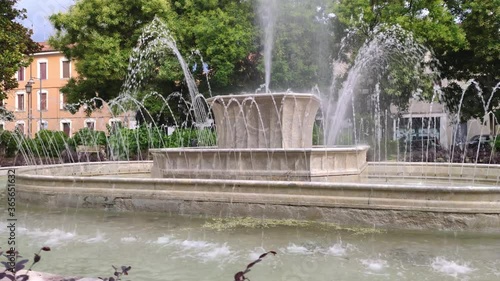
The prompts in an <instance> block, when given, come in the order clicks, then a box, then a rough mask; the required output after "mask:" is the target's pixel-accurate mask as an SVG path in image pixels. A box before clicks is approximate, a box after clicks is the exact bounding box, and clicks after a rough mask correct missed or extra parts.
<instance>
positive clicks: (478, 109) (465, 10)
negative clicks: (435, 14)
mask: <svg viewBox="0 0 500 281" xmlns="http://www.w3.org/2000/svg"><path fill="white" fill-rule="evenodd" d="M447 2H448V4H449V6H450V9H451V10H452V11H453V13H454V15H455V17H456V19H457V22H458V25H459V26H460V28H461V29H462V30H463V31H464V32H465V38H466V42H467V44H466V45H464V46H462V47H461V48H458V49H452V50H447V51H446V52H444V53H443V54H442V55H441V56H440V57H439V59H440V61H441V66H440V69H441V72H442V76H443V78H446V79H448V80H449V81H450V82H451V83H450V85H449V86H448V87H446V88H445V95H444V98H445V102H446V105H447V108H448V109H449V110H450V111H451V112H453V113H458V112H459V110H460V119H461V121H462V122H463V121H466V120H468V119H470V118H484V116H485V114H486V113H488V112H492V113H493V114H494V116H496V118H497V122H498V120H500V91H499V90H498V88H495V87H498V86H499V84H498V83H500V1H499V0H493V1H472V0H453V1H447ZM469 80H474V82H473V83H470V82H469V83H466V82H467V81H469ZM460 81H461V82H462V86H460V85H458V83H457V82H460ZM463 84H466V85H463ZM463 87H467V89H463ZM460 104H467V106H462V107H461V108H460V109H459V105H460ZM490 117H491V116H490Z"/></svg>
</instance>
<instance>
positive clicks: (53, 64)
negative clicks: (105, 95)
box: [0, 43, 128, 137]
mask: <svg viewBox="0 0 500 281" xmlns="http://www.w3.org/2000/svg"><path fill="white" fill-rule="evenodd" d="M40 44H41V45H42V46H43V48H42V50H41V51H40V52H38V53H35V54H34V55H33V61H32V63H31V65H30V66H28V67H26V68H21V69H19V71H17V73H16V78H17V80H18V83H19V85H18V88H16V89H13V90H11V91H9V92H8V94H7V99H6V100H4V101H2V102H3V104H4V106H5V108H6V109H7V110H9V111H12V112H13V113H14V116H15V120H14V121H0V129H5V130H11V131H13V130H15V129H17V130H19V131H21V132H23V134H24V135H26V136H30V137H33V136H34V135H35V134H36V133H37V132H38V131H40V129H42V128H43V129H48V130H52V131H63V132H64V133H65V134H66V135H68V136H70V137H71V136H72V135H73V134H74V133H76V132H78V130H80V129H82V128H84V127H89V128H91V129H95V130H99V131H106V125H113V123H114V122H122V121H123V120H122V119H123V118H113V117H112V115H111V112H110V110H109V107H108V105H107V104H104V106H103V107H102V108H101V109H98V110H95V111H93V113H92V115H91V116H87V114H86V113H85V112H84V110H85V109H84V108H83V107H81V108H80V110H79V111H78V112H77V113H75V114H71V113H70V112H69V111H68V110H66V109H65V100H66V99H65V96H64V94H63V93H61V92H60V89H61V88H62V87H63V86H64V85H66V83H67V82H68V80H69V79H70V78H71V77H76V76H77V75H78V74H77V72H76V70H75V64H74V61H70V60H68V59H67V58H65V57H64V54H63V53H62V52H60V51H58V50H55V49H54V48H52V47H51V46H49V45H48V44H46V43H40ZM30 80H31V82H32V84H31V83H30ZM27 84H31V88H32V89H31V93H29V89H28V88H27V87H26V85H27ZM40 121H41V122H40ZM127 123H128V122H127Z"/></svg>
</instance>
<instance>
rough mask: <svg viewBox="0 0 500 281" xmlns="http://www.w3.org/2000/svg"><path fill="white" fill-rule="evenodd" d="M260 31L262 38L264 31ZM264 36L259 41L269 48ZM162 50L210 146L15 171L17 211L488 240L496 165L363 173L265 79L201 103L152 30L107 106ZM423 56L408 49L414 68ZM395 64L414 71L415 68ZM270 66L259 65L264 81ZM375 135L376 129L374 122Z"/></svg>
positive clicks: (307, 102) (362, 149) (416, 166)
mask: <svg viewBox="0 0 500 281" xmlns="http://www.w3.org/2000/svg"><path fill="white" fill-rule="evenodd" d="M273 3H274V2H273ZM275 6H276V5H271V7H275ZM272 14H273V13H271V14H270V15H268V17H269V16H272ZM266 22H268V24H270V25H271V26H272V25H273V24H272V23H273V22H274V20H273V19H270V18H268V21H266ZM269 32H270V33H269V34H267V35H266V36H265V37H266V38H267V39H269V38H272V36H271V34H272V30H269ZM269 40H270V39H269ZM383 40H388V41H389V42H388V43H383V44H385V45H387V46H388V47H387V48H388V49H393V47H397V46H398V45H397V44H398V41H397V40H395V38H394V37H391V36H388V37H384V36H382V35H381V36H380V37H377V38H376V40H375V42H374V43H372V42H368V43H367V44H366V46H365V48H364V49H363V50H364V51H362V52H360V54H361V55H362V56H369V57H380V58H381V59H382V60H383V61H385V60H388V59H389V58H387V57H386V56H385V55H384V54H380V53H379V51H380V49H379V48H378V47H377V46H378V45H380V44H382V43H379V42H380V41H383ZM265 41H266V42H267V41H268V40H265ZM271 41H272V40H271ZM383 44H382V45H383ZM412 44H413V43H411V42H410V45H409V46H413V45H412ZM385 45H384V46H385ZM148 46H151V47H150V48H148ZM161 47H166V49H162V48H161ZM403 49H404V48H403ZM167 50H171V51H172V53H173V54H175V56H176V57H177V58H178V60H179V63H180V64H181V66H182V70H183V71H184V73H185V79H186V80H187V85H188V86H189V89H190V95H191V99H192V104H191V105H192V107H193V110H194V120H195V121H196V123H197V124H198V126H206V124H207V120H208V118H209V117H210V116H211V115H210V113H211V112H213V118H214V119H215V129H216V131H217V146H213V147H191V148H169V149H151V150H150V153H151V155H152V156H153V161H136V162H97V163H74V164H64V165H47V166H40V167H30V168H25V169H22V170H20V171H19V173H18V175H17V182H16V184H17V186H18V198H19V200H21V201H24V202H27V203H43V204H45V205H47V206H49V207H55V206H58V207H77V208H79V207H89V208H90V207H93V208H105V209H114V210H133V211H160V212H169V213H171V212H173V213H182V214H194V215H200V214H202V215H206V216H222V217H226V216H230V217H238V216H245V217H246V216H249V217H259V218H270V219H289V218H293V219H301V220H304V219H305V220H314V221H321V222H330V223H338V224H343V225H356V226H376V227H389V228H392V227H396V228H401V227H403V228H408V229H451V230H457V229H475V230H476V229H477V230H479V229H481V230H495V231H498V223H499V222H500V211H499V210H500V188H499V187H498V185H499V183H500V166H499V165H482V166H481V167H478V166H477V165H474V164H451V163H432V164H431V163H400V162H367V161H366V154H367V150H368V146H365V145H356V146H332V145H331V140H332V136H335V135H337V134H338V126H337V124H338V123H341V121H342V120H343V119H339V120H335V118H332V117H331V116H328V117H327V118H326V119H328V120H329V121H330V122H331V123H330V125H331V126H330V127H329V128H330V129H327V136H326V139H327V142H326V143H327V144H330V145H329V146H313V145H312V130H313V124H314V122H315V119H316V112H317V110H318V108H319V106H320V103H325V102H323V101H324V100H322V101H321V102H320V99H319V98H318V96H316V95H313V94H304V93H289V92H283V93H271V92H270V91H269V84H270V81H269V78H268V77H270V75H268V74H267V73H266V93H261V94H259V93H257V94H242V95H227V96H215V97H212V98H209V99H205V98H204V97H203V96H201V95H200V94H199V92H198V90H197V88H196V83H195V82H194V81H193V79H192V75H191V74H190V73H189V67H187V64H186V62H185V61H184V59H183V58H182V56H181V54H180V52H179V50H178V49H177V47H176V43H175V40H173V38H172V37H171V35H170V32H169V31H168V28H167V27H166V26H165V25H164V24H163V23H162V22H161V21H160V20H158V19H155V20H154V21H153V23H151V25H149V26H148V27H146V28H145V34H143V35H142V36H141V39H140V40H139V44H138V46H137V47H136V52H135V53H134V54H133V55H132V56H131V60H130V62H131V64H130V67H129V70H130V77H128V78H127V80H126V81H127V82H126V83H125V86H124V90H123V93H122V94H121V95H120V96H119V98H118V99H117V100H118V101H114V102H115V103H119V106H120V107H122V108H124V109H126V110H130V109H129V108H127V106H128V105H130V104H131V103H132V104H137V103H138V101H137V100H136V99H135V97H134V95H135V93H136V92H137V91H136V89H137V88H138V87H139V86H140V82H141V81H142V79H143V77H144V75H143V73H142V72H141V71H142V69H143V68H145V69H144V71H148V70H150V69H149V68H148V67H149V66H150V64H149V62H148V61H149V60H150V59H154V60H158V59H159V58H161V57H163V56H165V55H166V54H167ZM268 51H269V50H268ZM424 51H425V50H423V49H421V48H416V49H415V52H416V53H418V54H419V55H418V56H415V58H416V57H419V56H420V55H421V54H422V53H423V52H424ZM384 52H387V50H385V49H384ZM271 53H272V52H271ZM400 55H401V53H400ZM401 57H402V58H403V60H404V61H409V62H412V63H413V62H415V58H414V57H409V56H406V55H404V54H403V55H401ZM266 60H270V58H266ZM356 61H357V63H356V65H355V66H354V67H353V68H352V69H351V71H350V72H349V75H348V79H347V82H348V83H347V84H345V85H344V87H346V89H345V90H344V91H343V93H344V94H342V95H341V97H339V99H340V101H341V102H340V103H338V104H337V108H338V109H337V110H336V112H335V115H332V116H336V117H338V118H343V117H342V116H343V115H344V114H345V107H346V105H347V101H348V100H349V99H352V96H353V90H352V89H351V88H350V87H354V85H353V83H354V82H353V81H354V80H356V79H360V77H361V76H360V73H361V70H362V68H363V67H365V66H367V65H368V64H370V63H371V62H372V60H370V59H369V58H360V59H357V60H356ZM270 65H271V63H270V61H269V62H268V63H266V71H269V69H270ZM268 66H269V67H268ZM134 77H135V78H134ZM120 102H121V103H120ZM326 103H327V104H329V101H328V100H327V102H326ZM122 104H124V105H122ZM342 104H343V105H344V106H343V107H342ZM322 106H323V104H322ZM324 111H327V112H328V111H329V110H324ZM379 111H380V110H379ZM377 124H378V126H379V127H380V126H381V122H380V120H379V121H378V123H377ZM377 130H378V131H380V128H378V129H377ZM355 135H356V132H355ZM379 146H380V145H379ZM450 221H453V222H454V223H450Z"/></svg>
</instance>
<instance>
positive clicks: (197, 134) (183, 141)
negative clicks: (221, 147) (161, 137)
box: [168, 129, 217, 147]
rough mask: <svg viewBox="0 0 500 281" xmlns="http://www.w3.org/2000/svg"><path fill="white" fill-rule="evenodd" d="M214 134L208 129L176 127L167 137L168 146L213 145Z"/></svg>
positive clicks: (214, 140)
mask: <svg viewBox="0 0 500 281" xmlns="http://www.w3.org/2000/svg"><path fill="white" fill-rule="evenodd" d="M216 139H217V137H216V134H215V132H214V131H211V130H209V129H204V130H195V129H177V130H175V131H174V133H173V134H172V135H170V136H169V138H168V147H189V146H214V145H215V143H216Z"/></svg>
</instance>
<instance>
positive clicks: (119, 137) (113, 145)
mask: <svg viewBox="0 0 500 281" xmlns="http://www.w3.org/2000/svg"><path fill="white" fill-rule="evenodd" d="M167 143H168V136H167V134H165V132H164V131H163V130H161V129H160V128H158V127H151V126H148V125H141V126H139V127H138V128H136V129H129V128H117V129H114V130H113V129H111V128H110V135H109V138H108V147H109V149H110V152H111V154H112V155H114V156H115V157H118V158H119V159H127V158H129V157H131V156H138V155H142V154H144V155H147V150H148V149H149V148H162V147H165V146H166V144H167Z"/></svg>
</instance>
